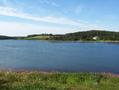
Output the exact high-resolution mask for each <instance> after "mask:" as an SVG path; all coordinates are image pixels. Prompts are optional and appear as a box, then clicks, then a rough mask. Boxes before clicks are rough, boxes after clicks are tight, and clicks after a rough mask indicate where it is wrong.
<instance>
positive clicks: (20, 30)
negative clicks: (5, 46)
mask: <svg viewBox="0 0 119 90" xmlns="http://www.w3.org/2000/svg"><path fill="white" fill-rule="evenodd" d="M67 31H68V32H72V28H63V27H58V28H57V27H54V26H50V27H46V26H40V25H35V24H26V23H18V22H6V21H4V22H3V21H0V35H9V36H24V35H29V34H41V33H53V34H64V33H67Z"/></svg>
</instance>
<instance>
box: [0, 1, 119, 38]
mask: <svg viewBox="0 0 119 90" xmlns="http://www.w3.org/2000/svg"><path fill="white" fill-rule="evenodd" d="M87 30H110V31H119V0H0V35H9V36H24V35H29V34H41V33H53V34H64V33H70V32H78V31H87Z"/></svg>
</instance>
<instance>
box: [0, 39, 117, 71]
mask: <svg viewBox="0 0 119 90" xmlns="http://www.w3.org/2000/svg"><path fill="white" fill-rule="evenodd" d="M0 69H13V70H14V69H17V70H22V69H23V70H24V69H27V70H41V71H42V70H44V71H63V72H64V71H65V72H113V73H119V44H118V43H81V42H49V41H28V40H0Z"/></svg>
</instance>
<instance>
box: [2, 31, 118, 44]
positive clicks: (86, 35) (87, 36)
mask: <svg viewBox="0 0 119 90" xmlns="http://www.w3.org/2000/svg"><path fill="white" fill-rule="evenodd" d="M8 39H13V40H49V41H78V42H112V43H119V32H112V31H102V30H90V31H82V32H74V33H66V34H46V33H45V34H33V35H28V36H24V37H19V36H18V37H9V36H0V40H8Z"/></svg>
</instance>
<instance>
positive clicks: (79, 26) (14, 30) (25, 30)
mask: <svg viewBox="0 0 119 90" xmlns="http://www.w3.org/2000/svg"><path fill="white" fill-rule="evenodd" d="M0 15H3V16H12V17H18V18H21V19H28V20H33V21H39V22H41V21H42V22H48V23H54V24H60V25H68V26H70V27H73V29H72V28H70V27H68V26H67V28H61V27H55V28H54V27H49V26H48V27H47V26H45V27H41V26H38V25H35V26H33V25H32V24H24V23H18V22H17V23H16V22H15V23H14V22H11V23H9V22H0V29H1V30H2V31H1V30H0V31H1V32H3V34H6V35H26V34H32V33H43V32H47V33H66V32H74V30H75V31H77V30H78V31H80V30H90V29H105V27H104V26H99V25H95V24H89V23H87V22H82V21H81V22H80V21H74V20H70V19H67V18H56V17H49V16H47V17H40V16H39V17H35V16H32V15H30V14H27V13H23V12H18V11H17V10H16V9H14V8H10V7H5V6H0ZM6 26H7V27H6ZM54 26H55V25H54ZM9 30H10V32H9Z"/></svg>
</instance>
